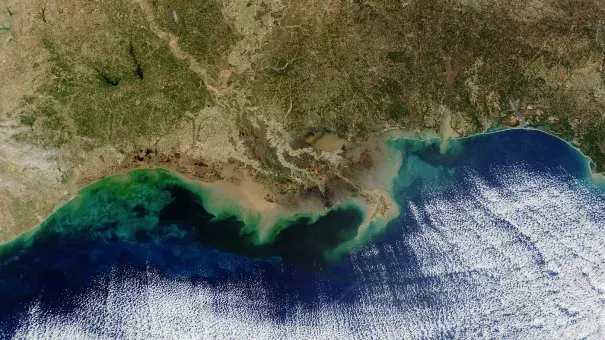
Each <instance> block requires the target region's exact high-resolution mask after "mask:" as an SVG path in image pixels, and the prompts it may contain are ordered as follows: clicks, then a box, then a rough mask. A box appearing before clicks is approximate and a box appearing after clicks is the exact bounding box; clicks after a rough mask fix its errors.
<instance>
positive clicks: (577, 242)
mask: <svg viewBox="0 0 605 340" xmlns="http://www.w3.org/2000/svg"><path fill="white" fill-rule="evenodd" d="M448 143H449V144H448V148H446V150H447V151H446V152H445V153H442V151H443V147H442V145H441V144H442V143H441V141H440V140H438V139H427V140H413V139H391V140H389V141H387V144H388V150H389V152H392V153H393V157H401V159H402V164H401V167H400V168H399V170H398V172H397V174H396V175H395V177H394V178H393V179H392V183H393V184H392V188H391V190H390V191H391V195H392V196H393V199H394V200H395V201H396V202H397V204H398V205H399V209H400V216H398V217H397V218H396V219H394V220H392V221H391V222H390V223H389V225H388V227H387V228H386V230H385V231H384V232H381V233H380V234H377V235H376V236H375V237H373V238H371V239H368V240H365V239H364V244H362V247H361V249H351V251H350V252H346V253H342V254H340V253H339V255H340V256H339V257H338V258H333V257H330V256H326V254H329V253H330V252H331V250H334V249H336V248H338V246H339V245H342V244H346V243H347V242H348V241H351V240H352V239H353V238H355V236H356V234H357V232H358V227H359V225H360V224H361V223H362V222H363V221H364V219H365V217H366V216H365V213H366V212H365V211H364V209H363V207H362V206H360V205H358V204H357V203H355V201H345V202H342V203H341V204H339V205H337V206H335V207H333V208H332V209H330V210H328V211H326V212H322V213H321V214H294V215H291V216H278V217H277V219H276V220H275V223H274V224H275V225H276V226H277V227H276V228H275V231H274V232H273V233H270V237H269V238H265V239H262V240H263V241H262V242H259V238H258V237H256V235H255V232H256V230H258V228H257V227H256V226H255V225H254V224H255V223H258V221H260V220H262V216H257V215H255V212H253V211H242V209H243V207H241V206H238V205H236V204H232V205H228V206H225V207H223V208H221V209H218V208H217V207H216V206H212V207H210V205H211V204H208V202H205V200H207V199H208V198H209V197H213V202H216V194H213V193H212V192H210V191H208V189H207V188H203V187H199V186H196V185H193V184H192V183H189V182H187V181H186V180H184V179H182V178H180V177H179V176H176V175H174V174H171V173H170V172H168V171H165V170H161V169H148V170H137V171H133V172H131V173H129V174H128V175H119V176H114V177H111V178H107V179H104V180H102V181H99V182H97V183H95V184H93V185H91V186H89V187H86V188H85V189H84V190H82V191H81V192H80V194H79V195H78V197H77V198H76V199H74V200H72V201H70V202H69V203H67V204H66V205H64V206H63V207H61V208H60V209H59V210H58V211H56V212H55V213H54V214H53V215H52V216H51V217H49V218H48V219H47V220H46V221H45V222H44V223H43V224H42V225H41V226H39V227H38V228H37V229H35V230H33V231H31V232H29V233H27V234H24V235H22V236H21V237H20V238H18V239H16V240H14V241H12V242H11V243H8V244H5V245H3V246H2V248H1V249H0V300H1V301H2V302H3V303H2V306H0V322H1V325H2V329H3V330H5V334H7V337H11V336H12V335H17V336H27V335H32V334H33V335H36V334H38V335H40V334H56V336H58V337H80V338H86V337H92V338H95V337H100V338H116V337H118V338H120V337H127V336H129V335H132V334H141V336H140V337H142V338H148V337H169V338H170V337H172V338H184V337H189V336H195V335H196V334H214V335H215V336H218V337H221V336H224V337H230V336H231V337H233V336H235V337H238V338H239V337H245V336H254V335H256V336H258V334H259V333H258V332H261V333H262V332H263V331H264V332H266V334H267V336H268V337H269V338H271V337H274V338H283V337H286V336H290V337H294V338H296V337H301V338H308V337H319V338H356V337H369V336H375V337H381V338H388V337H400V336H406V335H407V336H413V337H418V336H429V337H434V336H455V335H458V336H463V337H473V336H485V335H489V334H491V335H494V336H514V335H519V334H522V335H523V336H537V335H540V334H550V335H555V334H563V333H565V332H577V334H578V335H582V334H584V333H586V332H588V333H587V334H589V335H590V334H592V335H594V334H597V335H598V332H602V330H599V329H598V328H597V327H596V326H594V327H593V326H591V325H595V324H597V323H598V322H602V321H603V320H602V319H600V318H601V317H600V316H599V315H601V314H602V313H601V312H602V311H603V307H602V306H601V304H600V302H599V301H600V297H599V296H600V295H599V294H600V293H598V292H599V289H601V288H599V287H601V286H602V285H603V284H605V282H601V281H599V280H600V279H599V277H605V275H604V274H605V268H604V266H603V263H605V262H604V261H605V233H604V231H605V230H604V229H605V227H604V226H603V225H604V224H605V222H604V221H605V189H604V188H603V187H602V186H601V185H598V184H595V183H594V180H593V178H592V175H591V173H590V167H589V163H588V161H587V159H586V158H585V157H584V156H583V155H581V154H580V153H579V152H578V151H577V150H576V149H574V148H572V147H571V146H569V145H568V144H567V143H565V142H563V141H562V140H560V139H558V138H556V137H553V136H550V135H547V134H545V133H542V132H538V131H533V130H508V131H503V132H498V133H490V134H485V135H479V136H474V137H469V138H464V139H457V140H450V141H449V142H448ZM383 180H384V179H383ZM390 180H391V179H386V181H387V182H388V181H390ZM219 210H220V211H219ZM577 296H580V297H581V298H578V297H577ZM599 313H601V314H599ZM135 320H138V321H135ZM158 320H163V321H162V322H158ZM536 322H537V323H538V324H539V326H537V327H534V328H530V329H529V331H528V328H524V330H519V329H517V328H516V327H517V326H516V325H529V324H533V323H536ZM53 332H54V333H53ZM519 332H525V333H519ZM527 332H535V333H527ZM582 332H584V333H582ZM591 332H592V333H591ZM595 332H596V333H595ZM574 334H576V333H574ZM135 337H136V336H135Z"/></svg>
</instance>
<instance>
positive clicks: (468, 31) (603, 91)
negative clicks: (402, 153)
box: [2, 0, 605, 171]
mask: <svg viewBox="0 0 605 340" xmlns="http://www.w3.org/2000/svg"><path fill="white" fill-rule="evenodd" d="M53 4H55V5H54V7H51V6H50V5H48V7H46V8H45V9H44V11H41V12H40V18H39V23H38V24H37V28H38V32H39V40H40V44H41V46H43V47H44V50H45V51H46V54H47V56H48V60H47V62H48V65H47V66H48V74H47V79H46V81H45V85H44V86H42V87H41V88H40V96H37V97H34V98H25V99H24V100H25V102H26V103H25V104H26V105H25V106H27V107H28V108H32V109H31V110H30V111H27V112H23V114H22V115H21V122H22V124H24V125H26V126H30V127H31V131H30V132H29V133H28V134H27V135H25V136H24V135H21V136H20V138H30V139H33V138H38V139H39V140H40V141H42V142H43V143H46V144H48V145H53V146H61V145H62V144H63V143H66V142H67V141H69V140H70V138H72V136H73V135H78V136H82V137H86V138H88V139H91V140H94V141H97V142H98V143H110V144H120V143H123V142H125V141H126V142H128V141H129V140H134V139H136V138H138V137H154V136H160V135H164V134H168V133H170V131H171V129H174V127H176V126H178V123H179V122H180V121H181V120H182V119H184V117H185V115H186V113H187V112H190V113H193V114H195V113H196V112H198V111H199V110H200V109H201V108H202V107H205V106H212V105H215V104H216V103H215V101H214V99H213V97H212V96H211V95H210V94H209V92H208V91H207V90H206V85H207V84H204V83H203V81H202V80H201V79H200V77H199V76H198V75H197V74H195V73H194V72H192V71H191V70H190V68H189V61H188V60H182V59H178V58H177V57H175V55H174V54H173V52H172V51H171V49H170V47H169V44H168V43H167V41H166V40H162V39H160V38H159V37H158V36H157V35H156V34H155V33H154V32H153V31H152V30H151V29H150V28H149V27H150V24H149V22H148V18H146V17H145V14H144V13H143V11H142V10H141V8H140V7H139V6H137V2H129V1H125V0H119V1H112V2H102V3H95V4H90V6H89V8H88V10H87V11H81V9H80V7H79V3H78V2H76V1H63V2H57V3H53ZM64 4H65V8H59V7H56V6H63V5H64ZM149 5H150V6H152V9H153V15H154V18H153V19H154V20H155V21H156V23H157V26H158V27H159V28H160V29H161V30H163V31H165V32H167V33H171V34H173V35H174V36H176V37H178V44H179V46H180V48H181V49H182V50H183V51H184V52H185V53H187V54H188V55H190V56H191V57H192V58H195V60H197V61H198V62H199V63H200V64H201V65H203V66H204V67H205V68H206V71H207V72H208V73H209V74H210V75H211V76H213V77H215V78H216V76H217V75H218V72H219V71H220V70H226V69H229V68H230V67H231V65H229V62H228V59H227V55H229V53H230V52H231V50H232V48H233V46H234V45H235V44H236V43H237V42H239V41H241V40H242V39H243V38H244V37H243V36H242V34H241V33H236V30H235V28H234V19H233V18H234V17H236V16H237V15H239V14H238V13H231V12H230V11H232V10H233V8H236V7H237V8H239V7H242V6H239V7H238V6H235V5H233V4H231V5H230V3H229V2H228V1H225V2H220V1H214V0H204V1H197V2H193V3H192V2H187V1H176V2H167V1H162V0H152V1H149ZM246 6H247V7H250V6H252V3H248V4H246ZM255 8H258V9H257V10H256V13H254V14H255V15H254V16H253V17H252V19H250V20H259V22H260V20H263V21H262V22H263V23H262V25H261V26H262V27H264V28H267V27H269V26H270V29H268V28H267V30H266V31H263V32H268V33H267V34H266V36H263V37H262V39H261V40H262V43H261V44H260V45H259V46H257V47H256V48H257V50H256V51H255V54H254V55H251V56H249V57H250V60H249V61H250V63H251V65H252V67H251V68H249V69H247V70H246V71H244V72H243V73H242V74H235V75H233V76H232V78H233V79H234V80H233V84H234V85H233V89H232V91H231V92H230V93H231V94H228V95H226V98H223V99H222V100H224V101H225V102H227V103H228V102H229V100H233V101H236V100H237V102H238V105H231V106H229V105H228V106H227V109H233V110H241V111H242V112H246V114H253V113H250V112H263V113H264V114H268V113H267V112H271V111H267V110H262V108H264V107H269V106H274V105H277V106H278V107H279V108H280V110H279V112H280V113H279V115H280V117H279V118H280V120H281V121H285V123H286V127H287V128H288V129H289V130H290V132H292V133H293V134H294V135H295V136H302V135H304V134H305V133H306V132H307V131H308V130H309V129H310V128H328V129H331V130H333V131H335V132H336V133H337V134H339V135H341V136H343V137H350V138H358V139H363V138H365V137H367V136H368V135H370V134H372V133H375V132H377V131H380V130H382V129H384V128H387V127H394V126H397V127H401V128H403V129H406V130H407V129H427V128H430V129H440V127H441V122H442V119H443V116H444V114H445V112H446V111H447V112H448V114H450V115H451V118H452V127H453V129H454V130H455V131H457V132H458V133H459V134H460V135H469V134H474V133H479V132H483V131H485V130H487V129H493V128H496V129H497V128H503V127H509V126H520V125H525V126H530V127H536V128H538V129H542V130H545V131H548V132H550V133H553V134H555V135H558V136H560V137H562V138H564V139H566V140H568V141H572V142H573V143H574V144H576V145H578V146H579V147H580V148H581V150H582V151H583V152H585V153H586V154H587V155H589V156H590V157H591V158H592V159H593V160H594V161H595V163H596V164H597V168H598V169H599V170H600V171H603V170H605V109H604V107H603V106H604V105H605V76H604V75H603V72H602V69H603V60H604V59H603V55H604V53H605V22H604V21H603V18H605V3H602V2H600V1H596V0H594V1H591V0H586V1H569V2H568V1H565V2H562V1H555V0H553V1H543V2H542V3H541V4H540V5H537V4H533V3H532V2H530V1H521V0H519V1H510V2H496V1H493V2H492V1H441V0H438V1H437V0H430V1H424V0H423V1H420V0H414V1H406V2H401V1H386V0H381V1H369V0H353V1H327V2H323V1H322V2H319V1H311V0H307V1H304V0H301V1H291V2H287V3H286V2H284V3H283V6H277V7H275V6H273V7H271V8H279V9H278V10H270V9H269V8H270V7H269V6H267V5H265V4H261V5H260V6H256V7H255ZM240 14H241V13H240ZM267 18H269V20H268V19H267ZM2 20H4V19H2ZM2 22H3V23H4V21H2ZM2 27H7V26H6V25H5V26H2ZM68 28H69V29H68ZM246 34H256V32H247V33H246ZM33 67H42V65H33ZM242 93H244V94H245V96H244V97H245V98H246V103H247V105H249V106H254V107H260V108H261V110H257V111H253V110H252V111H250V110H247V108H246V107H242V105H241V102H242V101H241V97H242V96H241V94H242ZM229 96H232V97H233V98H232V99H230V97H229ZM236 98H237V99H236ZM284 112H288V114H287V116H284ZM284 117H285V118H284ZM241 121H242V122H247V120H246V119H242V120H241ZM241 128H242V134H246V135H254V132H250V131H249V130H250V125H249V124H242V126H241ZM257 151H258V150H257ZM254 153H255V152H253V154H254ZM256 154H259V155H262V154H263V153H262V152H256ZM277 167H279V166H277Z"/></svg>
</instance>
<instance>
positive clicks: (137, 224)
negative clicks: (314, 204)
mask: <svg viewBox="0 0 605 340" xmlns="http://www.w3.org/2000/svg"><path fill="white" fill-rule="evenodd" d="M223 189H224V188H223V187H218V188H217V187H216V186H204V185H203V184H202V183H199V182H194V181H189V180H187V179H184V178H182V177H180V176H178V175H176V174H174V173H172V172H170V171H168V170H164V169H159V168H158V169H139V170H135V171H132V172H129V173H128V174H120V175H115V176H111V177H108V178H105V179H103V180H100V181H98V182H96V183H93V184H91V185H89V186H87V187H85V188H84V189H82V190H81V191H80V192H79V193H78V195H77V196H76V197H75V198H74V199H72V200H71V201H69V202H68V203H66V204H65V205H64V206H62V207H61V208H59V209H58V210H57V211H56V212H55V213H53V214H52V215H51V216H50V217H49V218H48V219H47V220H46V221H45V222H44V223H42V224H41V225H40V226H38V227H37V228H35V229H34V230H32V231H30V232H28V233H25V234H23V235H21V236H20V237H18V238H17V239H15V240H13V241H12V242H9V243H7V244H5V245H3V246H2V247H1V248H0V258H4V259H6V258H8V257H11V256H18V254H19V253H20V252H24V251H27V249H28V248H30V247H32V246H34V243H35V242H36V241H39V240H41V239H45V238H53V237H70V235H78V236H77V237H78V238H84V239H82V241H86V240H97V241H102V242H111V241H112V240H114V241H115V240H120V241H121V242H131V243H136V242H140V241H143V240H144V241H149V240H150V239H151V241H152V242H162V241H165V240H166V239H170V238H178V239H181V238H185V237H186V236H187V234H188V233H189V232H191V230H195V231H196V233H197V234H198V236H197V238H198V240H197V241H198V242H199V243H200V244H201V245H204V246H208V247H214V248H217V249H221V250H225V251H229V252H233V253H236V254H241V255H244V256H249V257H259V258H267V257H274V256H279V257H283V258H289V259H290V260H293V261H294V262H297V263H300V264H303V263H304V265H308V266H315V265H320V264H321V263H324V262H326V261H335V260H337V258H338V257H339V255H341V254H338V253H337V249H340V248H342V245H343V244H346V243H351V242H353V241H354V240H355V239H356V237H358V228H359V226H360V225H362V224H363V222H364V220H366V219H367V216H366V212H365V210H364V207H363V206H362V205H361V204H360V203H359V202H358V201H356V200H353V199H349V200H346V201H344V202H341V203H339V204H337V205H336V206H334V207H332V208H331V209H329V210H326V211H325V212H321V213H316V214H312V213H294V214H287V213H284V212H278V213H274V212H271V211H270V212H265V214H266V215H269V214H273V215H274V216H269V217H270V218H267V217H268V216H263V212H261V211H258V210H256V209H254V207H249V206H245V205H243V203H241V202H237V201H236V200H235V199H230V198H233V196H235V195H237V194H238V193H237V192H236V191H234V190H236V188H235V187H232V188H228V189H230V190H231V191H234V192H231V191H230V190H227V189H224V190H223ZM285 244H289V245H288V246H286V245H285Z"/></svg>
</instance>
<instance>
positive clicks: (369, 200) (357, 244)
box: [0, 128, 605, 259]
mask: <svg viewBox="0 0 605 340" xmlns="http://www.w3.org/2000/svg"><path fill="white" fill-rule="evenodd" d="M514 130H527V131H536V132H539V133H544V134H547V135H549V136H553V137H555V138H557V139H558V140H560V141H563V142H565V144H566V145H567V146H571V147H572V148H573V149H574V150H575V152H577V153H578V154H579V155H581V156H582V157H583V158H584V161H585V166H586V169H588V173H587V174H586V175H587V178H589V179H590V180H591V182H592V183H593V184H595V185H597V186H599V187H603V186H604V185H605V176H603V175H602V174H600V173H595V172H593V171H592V170H593V169H592V167H591V164H593V162H592V160H591V159H590V158H589V157H588V156H586V155H584V154H583V153H582V152H581V151H580V150H579V149H578V148H576V147H575V146H573V145H572V144H571V143H569V142H567V141H565V140H563V139H561V138H559V137H557V136H554V135H552V134H549V133H547V132H544V131H541V130H538V129H534V128H511V129H501V130H497V131H488V132H485V133H481V134H475V135H472V136H466V137H460V138H455V139H453V138H445V139H444V138H441V137H440V136H439V135H437V134H435V133H434V132H431V131H425V132H420V133H414V132H405V131H402V130H399V129H390V130H387V131H383V132H381V133H379V134H377V135H374V136H372V138H371V139H370V140H372V142H368V143H376V142H377V141H381V142H382V144H383V145H382V147H381V148H380V150H378V152H379V153H382V154H383V155H382V156H383V159H382V160H381V162H380V163H379V164H375V165H374V166H373V167H372V169H370V170H369V171H367V172H366V173H364V175H365V178H359V181H360V182H362V183H364V188H363V189H362V190H361V191H360V195H358V196H354V197H347V198H345V199H342V200H339V201H337V202H335V203H334V204H333V205H332V206H331V207H330V208H328V209H320V208H318V207H313V208H311V207H310V206H309V205H307V206H305V205H304V203H305V202H300V203H301V205H300V206H299V207H297V208H294V209H293V208H287V207H284V206H282V205H279V204H277V203H275V202H269V201H267V200H265V199H264V193H265V191H264V188H263V186H262V185H261V184H259V183H256V182H254V181H253V180H251V179H249V178H245V179H244V180H243V181H241V182H240V183H239V185H236V184H233V183H230V182H228V181H223V180H219V181H215V182H203V181H201V180H198V179H192V178H189V177H187V176H185V175H183V174H180V173H178V172H175V171H174V170H171V169H167V168H162V167H153V168H141V169H135V170H130V171H128V172H126V173H118V174H115V175H112V176H109V177H105V178H103V179H101V180H99V181H96V182H93V183H90V184H88V185H85V186H83V187H82V188H80V189H79V190H78V192H77V194H76V195H75V196H74V197H72V198H71V199H70V200H68V201H66V202H64V203H63V204H62V205H61V206H59V207H58V208H57V209H55V210H54V211H53V213H52V214H50V215H49V216H48V217H47V218H46V219H45V220H44V221H43V222H42V223H40V224H38V225H37V226H35V227H33V228H31V229H29V230H27V231H26V232H24V233H22V234H19V235H18V236H17V237H15V238H13V239H11V240H9V241H7V242H5V243H3V244H0V255H5V254H7V253H9V252H10V251H11V250H12V249H15V248H16V247H18V246H19V247H24V248H27V247H28V246H30V245H31V244H32V242H33V240H34V238H35V237H36V236H37V235H38V234H39V233H40V232H41V230H42V229H43V228H44V226H45V224H46V223H48V222H49V221H50V220H51V219H52V218H53V216H55V214H58V213H60V211H62V210H63V209H67V208H68V205H74V204H78V200H81V199H85V197H83V196H82V195H85V194H86V193H87V192H88V191H90V190H92V189H94V188H95V187H97V186H102V185H103V181H116V180H118V181H119V180H120V179H122V180H129V178H130V177H129V176H130V174H131V173H138V172H160V173H166V174H168V175H170V176H174V177H175V178H178V179H179V180H180V181H182V182H183V183H185V184H186V185H187V187H188V189H189V190H191V191H193V192H196V194H198V195H199V196H200V197H201V198H202V201H203V206H204V207H205V208H206V209H207V210H208V212H210V213H212V214H213V215H214V216H216V219H225V218H235V219H236V220H237V221H241V222H243V223H244V224H245V228H244V229H243V231H244V232H245V233H246V234H248V235H253V236H254V237H253V238H252V242H253V243H254V244H255V245H262V244H266V243H271V242H272V241H273V240H274V239H275V237H276V235H278V234H279V233H280V232H281V231H282V230H284V229H287V228H288V227H289V226H290V225H292V224H294V223H296V222H297V221H299V220H302V219H306V220H308V221H309V222H310V223H315V222H317V221H318V220H319V219H320V218H322V217H325V216H327V214H328V213H330V212H333V211H336V210H339V209H353V210H358V211H359V212H361V213H362V215H363V222H362V223H361V224H360V225H359V226H358V229H357V234H356V236H355V237H354V238H353V239H350V240H348V241H347V242H344V243H342V244H341V245H339V246H338V247H336V248H335V249H333V250H332V251H331V252H329V253H327V254H325V255H326V258H328V259H336V258H338V257H339V256H341V255H342V254H344V253H346V252H348V251H354V250H357V249H359V248H361V247H362V246H363V245H365V244H366V243H367V242H369V240H370V239H371V238H372V237H374V236H376V235H379V234H380V233H381V232H382V231H383V230H384V229H385V228H386V226H387V225H388V224H389V223H390V222H391V221H392V220H394V219H395V218H397V216H399V213H400V212H399V208H398V205H397V204H396V203H395V202H396V199H395V197H394V192H393V188H392V186H393V185H394V183H393V180H394V178H395V177H396V176H397V172H398V170H399V167H401V164H402V162H403V160H402V159H398V158H397V157H392V155H388V154H385V153H388V152H392V150H389V146H388V145H387V143H388V141H389V140H399V139H404V140H409V141H418V142H425V143H427V145H428V144H435V143H437V144H438V145H440V146H441V152H442V153H443V152H448V150H449V148H450V147H451V143H450V142H453V141H456V142H467V141H470V140H473V139H474V138H477V137H482V136H488V135H491V134H499V133H506V132H507V131H514ZM445 140H447V141H448V143H447V145H448V147H447V148H446V149H445V151H444V149H443V142H444V141H445ZM368 178H370V180H368ZM376 178H378V179H376ZM376 201H380V202H376Z"/></svg>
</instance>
